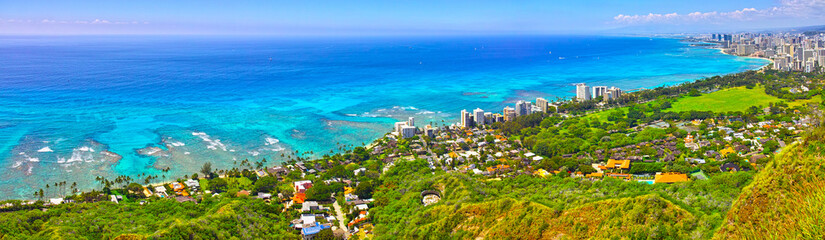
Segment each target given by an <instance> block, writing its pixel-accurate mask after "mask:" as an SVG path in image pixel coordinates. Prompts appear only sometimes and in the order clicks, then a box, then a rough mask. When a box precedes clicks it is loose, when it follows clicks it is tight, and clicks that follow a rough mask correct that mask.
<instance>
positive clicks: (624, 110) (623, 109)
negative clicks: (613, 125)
mask: <svg viewBox="0 0 825 240" xmlns="http://www.w3.org/2000/svg"><path fill="white" fill-rule="evenodd" d="M627 109H628V108H627V107H620V108H614V109H609V110H606V111H601V112H597V113H592V114H588V115H587V116H586V118H590V119H592V118H596V119H598V120H599V122H610V121H608V120H607V116H610V113H613V112H616V111H621V112H622V115H627Z"/></svg>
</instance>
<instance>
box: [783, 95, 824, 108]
mask: <svg viewBox="0 0 825 240" xmlns="http://www.w3.org/2000/svg"><path fill="white" fill-rule="evenodd" d="M808 103H813V104H819V103H822V95H816V96H813V97H812V98H811V99H805V100H797V101H793V102H789V103H788V107H796V106H805V105H808Z"/></svg>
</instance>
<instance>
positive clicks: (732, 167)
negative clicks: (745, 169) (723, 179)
mask: <svg viewBox="0 0 825 240" xmlns="http://www.w3.org/2000/svg"><path fill="white" fill-rule="evenodd" d="M719 170H720V171H722V172H738V171H739V164H736V163H725V164H722V166H719Z"/></svg>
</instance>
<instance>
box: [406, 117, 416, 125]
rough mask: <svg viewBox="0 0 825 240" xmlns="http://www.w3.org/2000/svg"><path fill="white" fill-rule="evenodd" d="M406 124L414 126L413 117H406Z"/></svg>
mask: <svg viewBox="0 0 825 240" xmlns="http://www.w3.org/2000/svg"><path fill="white" fill-rule="evenodd" d="M407 126H412V127H415V117H410V118H408V119H407Z"/></svg>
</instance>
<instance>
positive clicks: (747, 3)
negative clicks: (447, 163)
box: [0, 0, 825, 35]
mask: <svg viewBox="0 0 825 240" xmlns="http://www.w3.org/2000/svg"><path fill="white" fill-rule="evenodd" d="M822 24H825V0H633V1H623V0H564V1H557V0H543V1H541V0H516V1H505V0H498V1H496V0H416V1H408V0H383V1H373V0H349V1H346V0H334V1H333V0H303V1H301V0H298V1H296V0H291V1H283V0H235V1H213V0H199V1H193V0H174V1H168V0H133V1H116V0H115V1H113V0H105V1H104V0H76V1H65V0H59V1H58V0H0V34H36V35H77V34H219V35H220V34H226V35H233V34H238V35H348V34H351V35H364V34H375V35H406V34H412V35H416V34H420V35H426V34H447V35H462V34H587V33H600V32H621V31H627V32H632V31H652V32H656V31H661V32H701V31H739V30H754V29H766V28H779V27H798V26H810V25H822Z"/></svg>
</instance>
